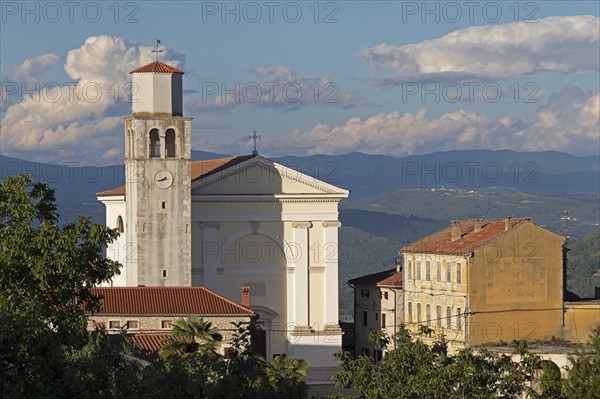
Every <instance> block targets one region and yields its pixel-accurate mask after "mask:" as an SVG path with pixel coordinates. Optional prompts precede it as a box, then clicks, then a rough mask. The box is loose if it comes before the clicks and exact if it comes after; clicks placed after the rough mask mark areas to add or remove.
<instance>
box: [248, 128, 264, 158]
mask: <svg viewBox="0 0 600 399" xmlns="http://www.w3.org/2000/svg"><path fill="white" fill-rule="evenodd" d="M248 137H250V138H251V139H252V140H254V149H253V150H252V155H258V151H257V150H256V140H257V139H260V138H262V136H260V135H257V134H256V130H253V131H252V136H248Z"/></svg>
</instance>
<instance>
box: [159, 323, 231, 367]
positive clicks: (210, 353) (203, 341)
mask: <svg viewBox="0 0 600 399" xmlns="http://www.w3.org/2000/svg"><path fill="white" fill-rule="evenodd" d="M171 335H172V337H171V338H168V339H167V340H166V343H165V345H164V346H163V347H162V348H161V349H160V350H159V352H158V353H159V355H160V357H161V358H162V359H163V360H170V359H173V358H176V357H180V356H181V357H187V356H191V355H200V356H201V357H209V358H216V357H217V356H218V355H217V349H218V348H219V346H220V345H221V341H222V340H223V336H222V335H221V334H220V333H219V330H217V328H216V327H214V326H213V324H212V323H211V322H210V321H205V320H204V319H198V317H197V316H190V317H188V318H187V319H178V320H175V321H174V322H173V325H172V326H171Z"/></svg>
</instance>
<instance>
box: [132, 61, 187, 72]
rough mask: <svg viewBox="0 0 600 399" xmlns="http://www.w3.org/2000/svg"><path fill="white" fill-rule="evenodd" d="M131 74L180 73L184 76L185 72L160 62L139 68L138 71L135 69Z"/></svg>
mask: <svg viewBox="0 0 600 399" xmlns="http://www.w3.org/2000/svg"><path fill="white" fill-rule="evenodd" d="M129 73H130V74H132V73H180V74H182V75H183V74H184V72H183V71H182V70H181V69H178V68H175V67H172V66H170V65H167V64H163V63H162V62H160V61H154V62H151V63H149V64H147V65H144V66H142V67H139V68H138V69H134V70H133V71H131V72H129Z"/></svg>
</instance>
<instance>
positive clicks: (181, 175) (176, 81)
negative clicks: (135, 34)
mask: <svg viewBox="0 0 600 399" xmlns="http://www.w3.org/2000/svg"><path fill="white" fill-rule="evenodd" d="M130 74H131V77H132V114H131V117H129V118H127V119H125V181H126V183H125V184H126V208H127V226H129V227H128V228H127V229H126V241H127V244H126V245H127V247H128V248H127V255H128V256H127V258H126V259H125V263H126V268H125V270H126V274H127V275H126V284H127V285H128V286H190V285H191V192H190V187H191V182H190V177H191V148H190V134H191V121H192V118H186V117H184V116H183V87H182V80H183V71H181V70H179V69H177V68H174V67H172V66H169V65H167V64H164V63H162V62H159V61H156V62H153V63H150V64H148V65H144V66H142V67H140V68H138V69H135V70H133V71H131V72H130Z"/></svg>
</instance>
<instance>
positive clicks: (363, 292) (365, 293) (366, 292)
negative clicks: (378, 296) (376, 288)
mask: <svg viewBox="0 0 600 399" xmlns="http://www.w3.org/2000/svg"><path fill="white" fill-rule="evenodd" d="M360 296H361V297H363V298H368V297H369V289H368V288H363V289H362V290H360Z"/></svg>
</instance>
